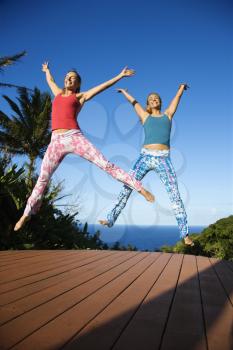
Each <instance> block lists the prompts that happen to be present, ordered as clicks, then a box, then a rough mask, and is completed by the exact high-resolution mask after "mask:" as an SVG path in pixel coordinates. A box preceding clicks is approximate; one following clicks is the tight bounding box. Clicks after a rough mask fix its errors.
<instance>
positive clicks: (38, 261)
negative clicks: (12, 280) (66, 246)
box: [0, 251, 75, 280]
mask: <svg viewBox="0 0 233 350" xmlns="http://www.w3.org/2000/svg"><path fill="white" fill-rule="evenodd" d="M74 255H75V251H69V252H64V253H63V254H62V255H60V254H50V253H47V254H43V255H40V254H38V255H34V256H31V257H27V258H24V259H20V260H17V261H11V263H8V264H6V265H2V266H1V267H0V278H1V280H2V279H4V276H7V275H9V273H10V274H11V275H12V273H13V274H14V273H16V272H17V271H19V269H20V270H22V269H23V268H24V267H25V269H28V268H29V267H30V268H32V269H34V267H36V265H41V266H44V265H47V264H48V262H49V261H55V262H56V261H59V260H61V259H63V260H65V259H66V258H69V257H71V256H74ZM4 272H5V274H4Z"/></svg>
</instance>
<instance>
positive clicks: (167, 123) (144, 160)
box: [99, 84, 194, 246]
mask: <svg viewBox="0 0 233 350" xmlns="http://www.w3.org/2000/svg"><path fill="white" fill-rule="evenodd" d="M187 88H188V85H187V84H181V85H180V86H179V89H178V91H177V93H176V95H175V97H174V98H173V100H172V101H171V103H170V105H169V107H168V108H167V109H166V110H165V111H164V112H163V113H161V105H162V101H161V98H160V96H159V95H158V94H157V93H150V94H149V95H148V97H147V103H146V108H145V109H144V108H143V107H142V106H141V105H140V103H138V101H136V100H135V98H134V97H132V96H131V95H130V94H129V93H128V92H127V90H126V89H118V92H120V93H122V94H123V95H124V96H125V97H126V99H127V100H128V101H129V102H130V103H131V104H132V105H133V106H134V109H135V112H136V113H137V115H138V116H139V118H140V121H141V123H142V126H143V128H144V132H145V140H144V145H143V148H142V150H141V153H140V155H139V158H138V159H137V161H136V163H135V164H134V166H133V168H132V169H131V170H130V174H131V175H133V176H134V177H135V178H136V179H137V180H142V178H143V177H144V176H145V175H146V174H147V173H148V172H149V171H150V170H155V171H156V172H157V173H158V175H159V177H160V180H161V181H162V183H163V184H164V185H165V188H166V190H167V193H168V196H169V198H170V201H171V205H172V209H173V211H174V214H175V217H176V220H177V224H178V227H179V230H180V237H181V238H183V239H184V242H185V244H187V245H191V246H193V245H194V243H193V241H192V240H191V238H190V237H189V235H188V223H187V215H186V211H185V208H184V204H183V202H182V199H181V197H180V193H179V189H178V184H177V177H176V173H175V170H174V167H173V165H172V162H171V159H170V133H171V126H172V118H173V116H174V114H175V112H176V110H177V107H178V104H179V102H180V98H181V96H182V94H183V92H184V90H187ZM131 193H132V189H131V188H129V187H128V186H126V185H124V186H123V189H122V190H121V192H120V194H119V196H118V198H117V202H116V204H115V206H114V207H113V209H112V210H111V211H110V213H108V215H107V220H100V221H99V222H100V223H101V224H102V225H106V226H108V227H112V226H113V225H114V223H115V221H116V220H117V218H118V216H119V215H120V213H121V211H122V210H123V208H124V207H125V205H126V203H127V200H128V198H129V196H130V194H131Z"/></svg>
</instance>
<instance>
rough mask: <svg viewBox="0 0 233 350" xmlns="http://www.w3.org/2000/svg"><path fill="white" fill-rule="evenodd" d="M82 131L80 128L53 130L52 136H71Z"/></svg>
mask: <svg viewBox="0 0 233 350" xmlns="http://www.w3.org/2000/svg"><path fill="white" fill-rule="evenodd" d="M77 133H81V130H80V129H69V130H67V131H62V132H54V131H52V136H53V137H59V136H70V135H73V134H77Z"/></svg>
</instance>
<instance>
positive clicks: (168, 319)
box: [0, 250, 233, 350]
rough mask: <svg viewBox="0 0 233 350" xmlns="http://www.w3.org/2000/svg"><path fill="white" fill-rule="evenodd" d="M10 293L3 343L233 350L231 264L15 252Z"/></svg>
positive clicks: (0, 271)
mask: <svg viewBox="0 0 233 350" xmlns="http://www.w3.org/2000/svg"><path fill="white" fill-rule="evenodd" d="M0 297H1V298H0V305H1V307H0V339H1V340H0V349H18V350H19V349H21V350H36V349H38V350H45V349H48V350H55V349H66V350H67V349H69V350H70V349H76V350H83V349H85V350H95V349H96V350H97V349H98V350H105V349H106V350H107V349H108V350H109V349H114V350H122V349H124V350H131V349H132V350H135V349H138V350H139V349H140V350H151V349H153V350H156V349H162V350H176V349H178V350H183V349H185V350H193V349H195V350H197V349H198V350H220V349H221V350H232V349H233V340H232V325H233V308H232V306H233V263H231V262H226V261H220V260H216V259H208V258H205V257H195V256H191V255H182V254H168V253H152V252H128V251H95V250H79V251H77V250H76V251H75V250H63V251H58V250H57V251H49V250H47V251H5V252H0Z"/></svg>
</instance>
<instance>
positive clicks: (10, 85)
mask: <svg viewBox="0 0 233 350" xmlns="http://www.w3.org/2000/svg"><path fill="white" fill-rule="evenodd" d="M0 71H1V70H0ZM0 86H1V87H9V88H12V87H13V88H16V89H21V88H24V89H27V90H28V91H33V90H32V89H30V88H27V87H25V86H19V85H14V84H9V83H0Z"/></svg>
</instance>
